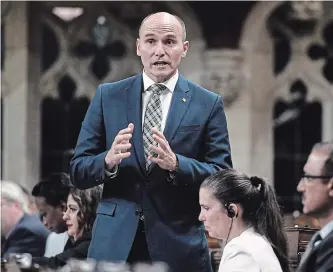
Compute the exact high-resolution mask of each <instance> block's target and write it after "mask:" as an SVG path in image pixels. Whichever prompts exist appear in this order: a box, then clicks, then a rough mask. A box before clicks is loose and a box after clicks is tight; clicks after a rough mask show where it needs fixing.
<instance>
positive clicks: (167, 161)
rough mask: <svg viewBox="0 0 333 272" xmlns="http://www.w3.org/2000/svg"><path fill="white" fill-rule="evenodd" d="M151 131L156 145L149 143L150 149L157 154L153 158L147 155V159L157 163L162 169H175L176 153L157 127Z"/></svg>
mask: <svg viewBox="0 0 333 272" xmlns="http://www.w3.org/2000/svg"><path fill="white" fill-rule="evenodd" d="M152 133H153V138H154V140H155V141H156V142H157V144H158V146H154V145H151V146H150V149H151V150H152V151H153V152H155V153H156V154H157V155H158V156H157V157H155V158H154V157H153V156H149V157H148V159H149V160H151V161H152V162H154V163H156V164H158V165H159V166H160V167H161V168H162V169H165V170H169V171H175V170H176V166H177V157H176V154H175V153H174V152H173V151H172V150H171V148H170V145H169V143H168V141H167V140H166V139H165V137H164V135H163V133H162V132H160V131H158V129H157V128H153V129H152Z"/></svg>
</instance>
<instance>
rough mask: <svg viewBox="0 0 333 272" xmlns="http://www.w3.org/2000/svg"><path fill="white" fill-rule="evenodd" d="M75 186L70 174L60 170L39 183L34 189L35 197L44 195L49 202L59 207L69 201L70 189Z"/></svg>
mask: <svg viewBox="0 0 333 272" xmlns="http://www.w3.org/2000/svg"><path fill="white" fill-rule="evenodd" d="M71 187H73V185H72V183H71V181H70V178H69V175H68V174H66V173H62V172H58V173H52V174H51V175H50V176H49V177H47V178H46V179H44V180H42V181H40V182H39V183H37V184H36V185H35V186H34V188H33V189H32V193H31V194H32V195H33V196H34V197H44V198H45V201H46V203H47V204H49V205H51V206H53V207H57V206H59V205H61V204H62V203H63V202H64V203H66V202H67V198H68V193H69V189H70V188H71Z"/></svg>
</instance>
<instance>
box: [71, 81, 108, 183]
mask: <svg viewBox="0 0 333 272" xmlns="http://www.w3.org/2000/svg"><path fill="white" fill-rule="evenodd" d="M101 104H102V86H101V85H100V86H99V87H98V88H97V91H96V95H95V96H94V98H93V99H92V101H91V104H90V106H89V108H88V111H87V113H86V117H85V119H84V121H83V123H82V128H81V131H80V135H79V138H78V142H77V146H76V150H75V154H74V157H73V159H72V160H71V167H70V168H71V179H72V181H73V182H74V183H75V185H76V186H77V187H78V188H81V189H86V188H91V187H94V186H96V185H98V184H101V183H103V182H104V179H105V171H104V169H105V166H104V159H105V157H106V154H107V152H108V150H107V151H105V149H106V141H105V128H104V120H103V112H102V105H101ZM96 154H97V155H96ZM76 181H80V182H76Z"/></svg>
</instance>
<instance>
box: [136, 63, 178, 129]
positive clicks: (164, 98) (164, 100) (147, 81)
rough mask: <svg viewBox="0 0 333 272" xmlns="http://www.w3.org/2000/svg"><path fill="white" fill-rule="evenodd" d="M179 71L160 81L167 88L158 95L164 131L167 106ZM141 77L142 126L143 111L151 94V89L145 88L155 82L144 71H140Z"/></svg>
mask: <svg viewBox="0 0 333 272" xmlns="http://www.w3.org/2000/svg"><path fill="white" fill-rule="evenodd" d="M178 77H179V73H178V70H177V72H176V73H175V74H174V75H173V76H172V77H171V78H170V79H168V80H167V81H165V82H161V83H160V84H162V85H164V86H166V87H167V88H166V89H165V90H164V91H163V92H162V94H161V95H160V99H161V104H162V122H161V131H162V132H163V131H164V128H165V124H166V120H167V117H168V113H169V108H170V104H171V99H172V93H173V91H174V90H175V87H176V84H177V81H178ZM142 79H143V92H142V128H143V123H144V120H145V113H146V109H147V105H148V102H149V99H150V96H151V95H152V94H153V92H152V91H151V90H147V89H148V88H149V87H150V86H151V85H153V84H155V82H154V81H153V80H152V79H151V78H150V77H148V76H147V74H146V73H145V71H143V73H142Z"/></svg>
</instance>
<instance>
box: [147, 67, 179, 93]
mask: <svg viewBox="0 0 333 272" xmlns="http://www.w3.org/2000/svg"><path fill="white" fill-rule="evenodd" d="M178 78H179V73H178V70H177V71H176V73H175V74H174V75H173V76H172V77H171V78H169V79H168V80H166V81H164V82H161V84H163V85H164V86H166V87H167V88H168V90H169V91H170V92H173V91H174V90H175V87H176V84H177V81H178ZM142 79H143V90H144V91H146V90H147V89H148V88H149V87H150V86H151V85H153V84H155V83H156V82H154V80H152V79H151V78H150V77H149V76H147V74H146V73H145V71H144V70H143V72H142Z"/></svg>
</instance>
